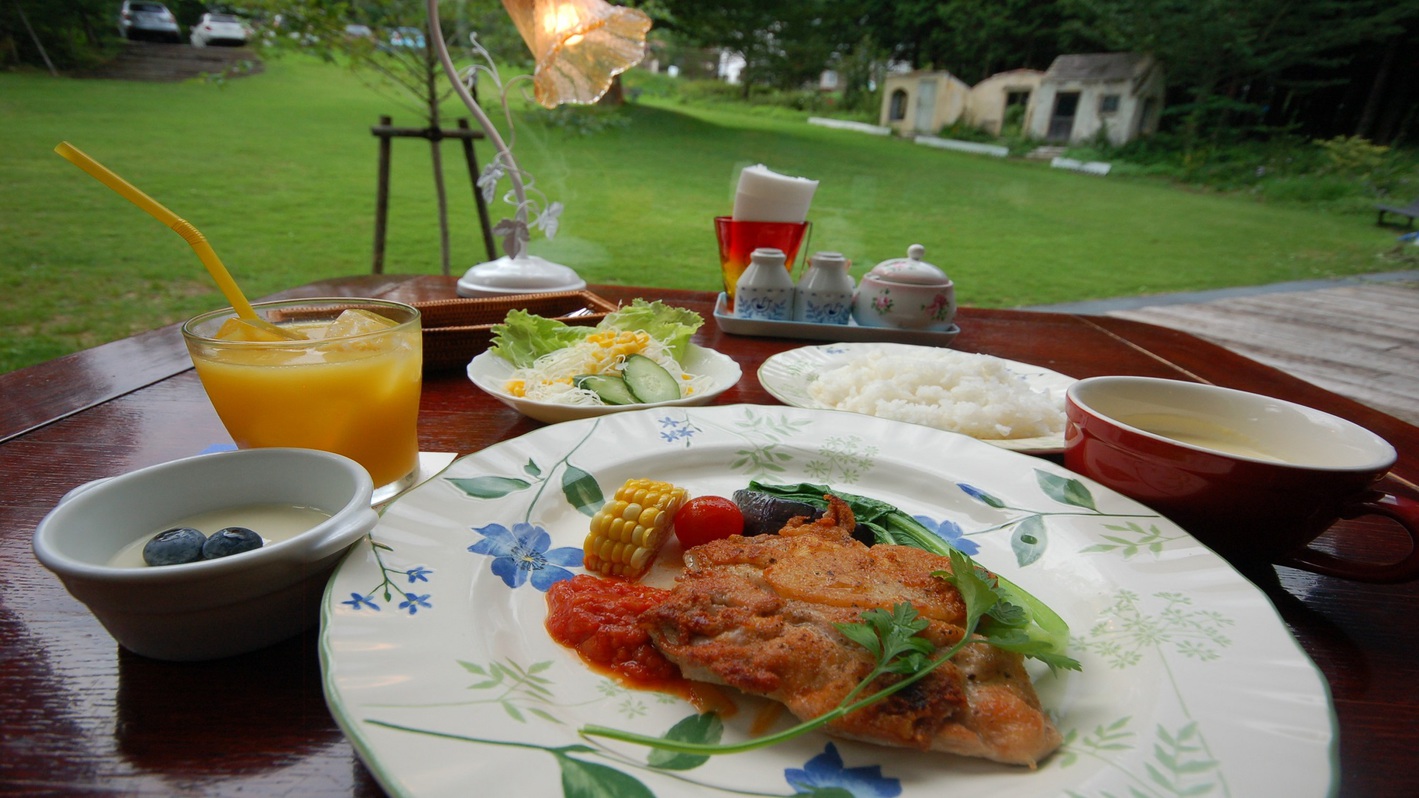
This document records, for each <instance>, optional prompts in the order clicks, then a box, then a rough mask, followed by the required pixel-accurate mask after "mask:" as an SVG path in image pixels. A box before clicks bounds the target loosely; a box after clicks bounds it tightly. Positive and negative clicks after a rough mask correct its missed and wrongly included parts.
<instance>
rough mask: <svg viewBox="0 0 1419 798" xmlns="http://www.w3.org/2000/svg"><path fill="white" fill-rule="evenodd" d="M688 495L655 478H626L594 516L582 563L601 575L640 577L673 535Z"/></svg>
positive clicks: (584, 546) (680, 489) (681, 489)
mask: <svg viewBox="0 0 1419 798" xmlns="http://www.w3.org/2000/svg"><path fill="white" fill-rule="evenodd" d="M688 496H689V494H688V493H687V492H686V490H685V489H684V488H680V487H676V486H674V485H671V484H670V483H669V482H657V481H656V480H653V479H643V478H637V479H628V480H626V483H625V484H624V485H622V486H621V487H620V489H619V490H617V491H616V495H615V496H614V497H612V499H611V500H610V501H608V502H606V504H604V505H602V507H601V509H600V510H597V511H596V515H594V516H592V518H591V532H590V533H589V534H588V535H587V536H586V543H585V544H584V545H583V547H582V549H583V554H584V556H583V558H582V564H583V565H584V566H585V567H586V570H588V571H594V572H596V573H599V574H601V575H603V576H620V577H625V578H626V579H640V578H641V577H642V576H644V575H645V573H646V571H649V570H650V565H651V563H652V562H654V561H655V555H656V554H658V553H660V547H661V546H663V545H664V544H665V539H666V537H668V536H669V534H670V525H671V523H673V522H674V520H675V513H676V512H677V511H678V510H679V509H680V505H682V504H684V503H685V499H686V498H688Z"/></svg>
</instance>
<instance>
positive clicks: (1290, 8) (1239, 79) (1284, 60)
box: [1066, 0, 1416, 149]
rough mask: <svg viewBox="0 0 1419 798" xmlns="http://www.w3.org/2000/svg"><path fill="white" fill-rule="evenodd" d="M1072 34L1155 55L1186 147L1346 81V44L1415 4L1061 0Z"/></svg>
mask: <svg viewBox="0 0 1419 798" xmlns="http://www.w3.org/2000/svg"><path fill="white" fill-rule="evenodd" d="M1066 1H1067V2H1068V3H1069V4H1070V5H1071V11H1072V15H1073V17H1074V30H1075V31H1076V32H1077V33H1078V34H1079V35H1080V36H1081V37H1085V38H1089V39H1092V40H1094V41H1097V42H1098V43H1099V44H1101V45H1103V46H1105V47H1108V48H1110V49H1120V50H1128V49H1131V50H1136V51H1141V52H1149V53H1152V54H1153V55H1154V56H1156V57H1157V58H1158V59H1159V61H1160V62H1161V63H1162V64H1163V66H1164V68H1165V69H1166V71H1167V75H1168V79H1169V82H1170V83H1172V84H1173V85H1176V86H1181V87H1183V91H1184V92H1185V94H1186V104H1185V105H1184V106H1183V107H1182V108H1181V109H1180V110H1181V112H1182V115H1183V132H1184V141H1185V146H1186V147H1188V148H1189V149H1191V148H1193V147H1195V146H1197V145H1198V144H1199V143H1200V141H1201V140H1202V138H1203V137H1204V134H1205V135H1206V136H1208V137H1210V138H1211V139H1213V140H1216V139H1218V138H1220V137H1222V136H1223V135H1225V134H1226V133H1228V132H1229V131H1231V130H1232V129H1233V127H1234V126H1235V125H1236V123H1237V121H1238V120H1240V119H1250V120H1252V121H1259V120H1260V119H1261V116H1262V113H1263V111H1264V110H1265V109H1266V108H1267V106H1268V105H1269V104H1273V103H1274V102H1275V101H1276V100H1277V99H1278V95H1281V94H1284V93H1287V92H1291V93H1305V92H1307V91H1310V90H1314V89H1316V88H1319V87H1320V86H1323V85H1327V84H1334V83H1336V82H1341V81H1344V80H1345V79H1346V73H1345V71H1344V66H1345V64H1346V50H1347V48H1353V47H1355V46H1356V45H1359V44H1362V43H1379V42H1382V41H1384V40H1386V39H1387V38H1390V37H1393V36H1394V35H1396V34H1397V33H1399V32H1400V31H1401V30H1402V27H1401V22H1402V21H1403V20H1404V19H1406V18H1410V17H1413V16H1414V15H1415V13H1416V8H1415V6H1416V3H1415V2H1414V0H1400V2H1396V1H1395V0H1066Z"/></svg>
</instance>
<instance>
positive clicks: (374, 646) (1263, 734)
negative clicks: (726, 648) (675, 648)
mask: <svg viewBox="0 0 1419 798" xmlns="http://www.w3.org/2000/svg"><path fill="white" fill-rule="evenodd" d="M639 476H649V477H653V478H657V479H665V480H670V481H672V482H674V483H676V484H679V485H682V486H684V487H686V488H688V489H689V490H690V492H691V494H692V495H706V494H714V495H726V496H727V495H729V494H730V493H732V492H733V490H735V489H737V488H741V487H744V486H746V485H747V484H748V482H749V481H750V480H759V481H761V482H775V483H795V482H815V483H820V484H827V485H830V486H834V487H837V488H839V489H841V490H844V491H848V492H852V493H857V494H860V495H866V496H871V497H874V498H877V499H881V500H883V501H887V502H890V503H892V504H895V505H896V506H898V507H899V508H901V509H903V510H906V511H907V512H910V513H912V514H913V515H916V516H918V517H919V518H920V519H921V520H922V521H923V522H924V523H926V524H928V525H929V526H930V527H931V528H933V529H935V530H937V531H938V533H939V534H941V535H942V536H943V538H945V539H946V540H947V541H948V542H950V543H951V544H952V545H955V546H957V547H959V548H961V549H962V550H964V551H966V552H967V553H969V554H972V555H973V556H975V557H976V559H977V560H978V561H979V562H980V563H981V564H982V565H984V566H986V567H988V568H991V569H992V570H997V571H999V572H1001V573H1002V574H1003V575H1005V576H1007V577H1009V578H1010V579H1012V580H1013V581H1015V582H1017V583H1019V584H1020V585H1021V586H1022V587H1024V588H1025V589H1026V590H1029V591H1031V592H1033V593H1034V594H1036V595H1037V596H1039V597H1040V598H1041V599H1043V600H1044V601H1046V602H1047V603H1049V604H1050V605H1051V606H1052V607H1054V608H1055V610H1056V611H1058V612H1059V613H1060V614H1061V615H1062V616H1063V617H1064V618H1065V620H1066V621H1068V622H1069V623H1070V625H1071V638H1072V639H1071V653H1072V654H1073V655H1074V656H1075V657H1077V658H1078V659H1079V660H1080V661H1081V662H1082V663H1083V666H1084V668H1083V671H1082V672H1079V673H1072V672H1066V673H1062V674H1061V675H1059V676H1057V677H1056V676H1053V675H1051V674H1050V673H1049V672H1048V671H1047V670H1044V669H1041V668H1033V667H1032V669H1031V674H1032V676H1033V677H1034V679H1035V682H1036V686H1037V689H1038V692H1039V694H1040V697H1041V701H1042V703H1043V704H1044V706H1045V708H1046V710H1047V711H1049V712H1050V714H1051V715H1052V717H1054V719H1055V721H1056V724H1057V725H1058V726H1059V728H1060V731H1061V732H1062V733H1063V735H1064V744H1063V746H1062V747H1061V748H1060V749H1059V750H1058V751H1057V752H1055V753H1054V754H1053V755H1052V756H1051V757H1049V758H1048V759H1046V760H1045V761H1044V762H1043V763H1041V764H1040V766H1039V768H1038V769H1037V770H1033V771H1032V770H1029V769H1026V768H1022V767H1017V766H1008V765H1000V764H995V763H991V762H986V761H980V760H971V759H965V758H959V757H954V756H948V755H942V754H924V753H918V752H911V751H903V750H897V749H891V748H886V747H880V746H874V745H870V744H865V743H858V742H852V741H845V740H835V739H833V738H830V737H828V736H825V735H822V734H819V733H810V734H808V735H805V736H803V737H800V738H798V739H797V740H794V741H791V742H789V743H786V744H783V745H779V746H776V747H773V748H768V749H760V750H756V751H751V752H747V753H741V754H734V755H728V756H716V757H710V758H708V759H705V760H696V761H691V762H686V761H685V760H683V759H676V758H665V757H652V756H649V755H648V753H649V752H648V751H647V750H646V749H644V748H639V747H636V746H631V745H621V744H608V743H606V742H605V741H603V740H602V738H593V737H586V736H582V735H580V734H579V733H578V729H580V728H581V727H583V726H585V725H588V724H599V725H602V726H613V727H617V728H624V729H628V730H632V731H638V732H641V733H645V734H651V735H660V734H663V733H665V732H667V731H668V730H669V729H671V728H672V727H675V726H676V725H677V724H681V727H680V728H682V729H683V728H685V724H686V723H687V722H688V721H687V719H689V718H691V717H692V716H694V715H695V714H696V712H695V710H694V709H693V707H691V706H690V705H689V704H688V703H686V702H684V701H682V700H680V699H678V698H673V697H669V696H665V695H662V694H660V693H656V692H650V691H641V690H632V689H627V688H625V687H624V686H622V685H620V684H618V683H616V682H615V681H613V680H611V679H609V678H607V677H605V676H604V675H602V674H600V673H598V672H595V671H593V670H591V669H590V668H588V667H586V666H585V665H584V664H583V663H582V662H581V661H580V660H579V659H578V658H577V656H576V655H575V654H574V653H572V652H570V651H568V650H566V649H564V648H562V647H561V646H559V645H558V644H556V643H555V642H553V641H552V640H551V639H550V638H549V637H548V635H547V633H546V631H545V630H544V627H543V621H544V619H545V616H546V605H545V590H546V589H547V587H549V586H550V585H551V584H553V583H554V582H556V581H558V580H560V579H564V578H570V576H571V575H573V574H575V573H579V572H581V568H580V563H581V550H580V546H581V543H582V540H583V539H584V537H585V534H586V531H587V521H588V515H589V514H590V513H592V512H594V508H595V507H596V506H598V505H599V503H600V501H601V500H602V499H603V497H604V496H608V495H610V494H612V493H614V491H615V489H616V488H617V487H619V485H620V484H621V483H622V482H623V481H624V480H625V479H627V478H631V477H639ZM662 560H663V562H662V563H661V564H659V565H658V566H657V568H658V571H657V572H656V573H653V574H652V575H651V577H650V579H651V580H652V581H655V582H656V583H660V584H666V583H668V582H669V581H670V580H672V579H673V572H674V570H675V567H676V565H677V561H678V550H676V549H674V548H673V547H672V548H671V549H670V550H667V551H666V552H665V553H664V555H663V556H662ZM320 651H321V661H322V666H323V670H324V686H325V693H326V699H327V702H328V704H329V706H330V708H331V710H332V712H333V714H334V715H335V718H336V720H337V722H338V723H339V724H340V726H341V728H342V729H343V730H344V732H345V733H346V735H347V736H348V737H349V739H350V740H351V741H352V743H353V744H354V746H355V748H356V750H357V751H358V752H359V755H360V757H361V759H362V760H363V761H364V762H365V764H366V765H367V766H368V767H369V769H370V770H371V772H372V773H373V774H374V776H375V778H376V779H377V780H378V781H379V783H380V784H381V785H382V786H383V787H384V788H385V789H386V790H388V791H389V792H390V793H391V794H393V795H397V796H453V795H468V794H519V795H537V796H557V795H561V796H565V797H566V798H582V797H583V796H586V797H588V798H589V797H590V796H602V795H615V796H629V797H630V798H635V796H692V795H693V796H701V795H703V796H719V795H723V796H734V795H756V796H777V795H782V796H790V795H805V794H818V795H827V794H831V795H839V796H841V795H851V796H856V798H869V797H871V798H892V797H893V796H926V795H942V794H950V795H951V796H953V798H970V797H972V796H982V797H984V796H991V798H1008V797H1009V796H1020V797H1021V798H1024V797H1025V796H1030V797H1031V798H1033V797H1034V796H1045V795H1049V796H1054V795H1061V796H1079V797H1081V798H1083V797H1085V796H1097V797H1098V798H1103V797H1104V796H1116V795H1129V796H1159V797H1160V798H1162V797H1164V796H1183V795H1187V796H1250V795H1287V796H1321V795H1327V794H1329V793H1330V792H1331V791H1332V790H1333V788H1334V785H1335V781H1336V778H1337V772H1336V768H1335V764H1334V759H1335V756H1336V735H1335V718H1334V714H1333V711H1332V708H1331V704H1330V697H1329V692H1328V689H1327V686H1326V683H1325V680H1324V678H1323V677H1322V676H1321V674H1320V673H1319V671H1318V670H1317V669H1316V668H1315V666H1314V664H1313V663H1312V662H1311V661H1310V660H1309V658H1308V657H1307V656H1306V655H1305V653H1304V652H1303V651H1302V650H1301V649H1300V647H1299V646H1298V645H1297V643H1296V641H1295V640H1294V638H1292V637H1291V636H1290V634H1289V633H1288V632H1287V631H1286V628H1285V626H1284V624H1283V623H1282V622H1281V620H1280V618H1279V617H1278V616H1277V614H1276V611H1275V609H1274V608H1273V607H1272V605H1271V604H1270V602H1269V601H1268V600H1267V598H1266V597H1265V595H1264V594H1263V593H1261V591H1259V590H1258V589H1257V588H1256V587H1255V586H1253V585H1252V584H1251V583H1250V582H1248V581H1246V580H1245V579H1244V578H1243V577H1242V576H1240V575H1239V574H1238V573H1237V572H1236V571H1235V570H1233V569H1232V568H1231V567H1230V566H1228V565H1227V564H1226V563H1225V562H1224V561H1223V560H1221V559H1220V558H1219V557H1218V556H1217V555H1215V554H1214V553H1213V552H1211V551H1210V550H1208V549H1206V548H1205V547H1203V546H1202V545H1200V544H1199V543H1197V541H1196V540H1195V539H1193V538H1192V537H1191V536H1189V535H1188V534H1187V533H1186V532H1184V531H1183V530H1181V529H1180V528H1178V527H1177V526H1176V525H1174V524H1172V523H1171V522H1170V521H1168V520H1167V519H1165V518H1163V517H1161V516H1158V515H1157V514H1155V513H1153V512H1152V511H1151V510H1149V509H1148V508H1146V507H1144V506H1142V505H1140V504H1138V503H1136V502H1134V501H1132V500H1130V499H1127V498H1125V497H1123V496H1121V495H1119V494H1116V493H1113V492H1112V491H1110V490H1108V489H1107V488H1104V487H1103V486H1101V485H1098V484H1097V483H1094V482H1092V481H1090V480H1087V479H1084V478H1082V477H1079V476H1077V475H1075V474H1073V473H1072V472H1069V471H1067V470H1066V469H1064V468H1062V467H1060V466H1057V465H1054V464H1053V463H1050V462H1048V461H1045V460H1039V459H1035V458H1033V457H1029V456H1026V455H1023V454H1019V453H1016V452H1011V451H1007V450H1003V449H1000V448H997V447H994V446H990V445H988V444H984V443H981V442H980V441H976V440H973V439H971V438H968V437H965V436H961V435H956V434H953V433H948V432H942V431H938V430H933V429H930V428H925V427H920V426H915V425H910V424H904V423H900V422H894V421H886V420H882V419H876V418H871V417H868V416H862V415H857V414H850V413H840V412H836V411H824V410H810V409H802V408H792V407H777V406H774V407H767V406H757V405H724V406H714V407H703V408H698V407H695V408H659V409H651V410H639V411H632V412H627V413H620V414H616V415H610V416H603V417H600V418H594V419H585V420H579V421H569V422H565V423H562V424H557V425H553V426H548V427H545V428H542V429H539V430H536V431H534V432H531V433H528V434H526V435H523V436H521V437H519V438H515V439H512V440H509V441H505V442H503V443H499V444H497V445H494V446H491V447H489V448H487V449H484V450H483V451H480V452H477V453H475V454H472V455H469V456H467V457H464V458H462V459H460V460H458V461H456V462H455V463H454V464H453V465H451V466H450V467H449V468H448V470H447V471H445V472H444V473H443V474H442V475H440V476H439V477H437V478H435V479H433V480H430V481H429V482H428V483H425V484H424V485H422V486H420V487H418V488H416V489H415V490H413V491H411V492H410V493H409V494H407V495H406V496H404V497H402V498H400V499H398V500H397V501H395V502H394V503H393V504H391V505H390V506H389V507H388V508H387V509H386V511H385V512H384V515H383V517H382V519H381V521H380V523H379V525H378V526H377V527H376V528H375V530H374V531H373V533H372V534H371V536H370V537H369V539H367V540H365V541H362V542H360V543H357V544H356V545H355V546H354V547H353V548H352V549H351V551H350V553H349V554H348V555H347V556H346V558H345V559H344V560H343V561H342V563H341V565H340V566H339V568H338V569H337V571H336V573H335V575H334V576H333V577H332V579H331V580H330V583H329V586H328V588H327V591H326V595H325V598H324V603H323V607H322V628H321V634H320ZM735 700H736V703H738V705H739V708H740V711H739V712H738V713H737V714H735V715H734V716H733V717H730V718H727V719H726V720H725V723H724V731H723V735H724V739H725V740H726V741H727V740H730V739H735V738H739V737H743V736H745V735H746V734H747V733H748V729H749V728H750V727H751V726H752V725H753V724H754V722H755V718H756V717H758V716H760V715H761V710H762V704H761V702H760V700H759V699H754V698H750V697H745V696H739V695H738V694H735ZM779 722H780V723H783V724H787V723H788V722H789V719H787V718H784V719H782V720H780V721H779Z"/></svg>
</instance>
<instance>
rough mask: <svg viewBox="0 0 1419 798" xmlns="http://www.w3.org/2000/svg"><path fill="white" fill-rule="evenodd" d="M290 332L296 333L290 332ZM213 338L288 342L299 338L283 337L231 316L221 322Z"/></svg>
mask: <svg viewBox="0 0 1419 798" xmlns="http://www.w3.org/2000/svg"><path fill="white" fill-rule="evenodd" d="M291 332H293V333H294V332H296V331H294V330H292V331H291ZM215 337H216V338H217V339H218V340H222V341H289V340H291V338H294V337H299V336H296V335H292V336H291V337H290V338H288V337H283V336H282V335H281V334H280V333H277V332H275V331H274V330H273V329H271V328H268V327H263V326H258V325H256V324H253V323H251V321H249V320H248V319H243V318H239V317H236V316H233V317H232V318H230V319H227V320H226V321H224V322H222V326H221V327H220V328H219V329H218V330H217V334H216V336H215Z"/></svg>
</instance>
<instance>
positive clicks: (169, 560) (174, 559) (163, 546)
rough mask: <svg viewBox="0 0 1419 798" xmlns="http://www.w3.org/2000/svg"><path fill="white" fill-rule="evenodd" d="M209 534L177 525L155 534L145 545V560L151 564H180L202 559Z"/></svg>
mask: <svg viewBox="0 0 1419 798" xmlns="http://www.w3.org/2000/svg"><path fill="white" fill-rule="evenodd" d="M206 542H207V536H206V535H204V534H202V533H201V532H198V531H197V530H195V529H193V528H192V527H186V526H183V527H175V528H173V529H168V530H166V531H163V532H159V533H158V534H156V535H154V536H153V539H152V540H150V541H148V542H147V543H146V544H144V546H143V562H145V563H147V564H149V565H179V564H181V563H185V562H197V561H198V560H200V559H202V549H203V545H204V544H205V543H206Z"/></svg>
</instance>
